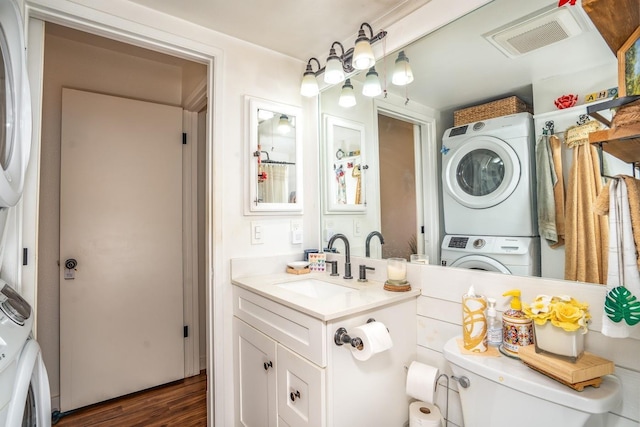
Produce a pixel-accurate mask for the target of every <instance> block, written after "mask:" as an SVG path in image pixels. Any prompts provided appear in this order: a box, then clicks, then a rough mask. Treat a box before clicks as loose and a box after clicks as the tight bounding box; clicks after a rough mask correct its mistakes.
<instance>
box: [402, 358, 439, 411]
mask: <svg viewBox="0 0 640 427" xmlns="http://www.w3.org/2000/svg"><path fill="white" fill-rule="evenodd" d="M437 380H438V368H436V367H434V366H430V365H425V364H424V363H420V362H416V361H413V362H411V365H409V371H408V372H407V395H408V396H411V397H413V398H414V399H418V400H422V401H423V402H427V403H433V402H434V401H435V400H434V399H435V390H436V381H437Z"/></svg>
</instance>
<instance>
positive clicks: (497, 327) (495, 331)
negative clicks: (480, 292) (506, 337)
mask: <svg viewBox="0 0 640 427" xmlns="http://www.w3.org/2000/svg"><path fill="white" fill-rule="evenodd" d="M487 303H488V304H489V308H487V344H488V345H490V346H492V347H500V345H501V344H502V321H501V320H500V319H498V314H497V313H496V300H495V298H487Z"/></svg>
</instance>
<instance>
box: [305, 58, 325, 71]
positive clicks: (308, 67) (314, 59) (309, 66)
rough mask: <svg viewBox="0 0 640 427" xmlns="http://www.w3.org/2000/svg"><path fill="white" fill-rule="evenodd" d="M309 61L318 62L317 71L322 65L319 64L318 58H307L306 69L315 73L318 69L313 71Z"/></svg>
mask: <svg viewBox="0 0 640 427" xmlns="http://www.w3.org/2000/svg"><path fill="white" fill-rule="evenodd" d="M311 61H316V64H318V71H320V69H321V68H322V65H320V61H319V60H318V58H315V57H312V58H309V60H308V61H307V71H311V72H313V73H314V74H316V75H317V73H318V71H313V67H312V66H311Z"/></svg>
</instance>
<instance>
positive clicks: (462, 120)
mask: <svg viewBox="0 0 640 427" xmlns="http://www.w3.org/2000/svg"><path fill="white" fill-rule="evenodd" d="M524 112H527V113H533V109H532V108H531V106H529V105H527V104H526V103H525V102H524V101H523V100H521V99H520V98H518V97H517V96H510V97H508V98H504V99H498V100H497V101H493V102H489V103H486V104H482V105H475V106H473V107H468V108H463V109H462V110H457V111H454V112H453V125H454V126H461V125H465V124H467V123H473V122H477V121H479V120H487V119H492V118H494V117H500V116H508V115H509V114H516V113H524Z"/></svg>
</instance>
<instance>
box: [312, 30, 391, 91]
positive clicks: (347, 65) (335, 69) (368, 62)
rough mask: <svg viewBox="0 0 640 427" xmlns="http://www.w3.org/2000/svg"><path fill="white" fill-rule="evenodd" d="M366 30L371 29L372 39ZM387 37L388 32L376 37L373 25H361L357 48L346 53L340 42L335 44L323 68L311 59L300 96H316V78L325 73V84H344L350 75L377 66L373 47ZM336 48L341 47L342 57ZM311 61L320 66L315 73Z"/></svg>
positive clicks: (378, 34)
mask: <svg viewBox="0 0 640 427" xmlns="http://www.w3.org/2000/svg"><path fill="white" fill-rule="evenodd" d="M365 28H368V29H369V31H370V33H371V38H368V37H367V36H366V32H365V30H364V29H365ZM386 36H387V32H386V31H380V32H378V33H377V34H375V35H374V34H373V30H372V28H371V25H369V24H367V23H366V22H365V23H363V24H362V25H360V30H359V31H358V38H357V39H356V46H355V47H352V48H349V49H348V50H346V51H345V50H344V46H343V45H342V43H340V42H338V41H335V42H333V43H332V44H331V48H330V49H329V56H328V57H327V64H326V65H325V66H324V67H321V65H320V61H318V60H317V59H316V58H311V59H309V61H308V62H307V67H306V69H305V72H304V74H303V76H302V84H301V86H300V94H301V95H303V96H308V97H311V96H316V95H317V94H318V93H319V87H318V82H317V81H316V80H315V78H316V77H318V76H319V75H320V74H322V73H324V81H325V83H327V84H330V85H333V84H337V83H340V82H343V81H344V79H345V78H346V76H347V74H349V73H353V72H354V71H356V70H366V69H367V68H371V67H373V66H374V65H375V57H374V55H373V50H372V49H371V45H373V44H374V43H376V42H378V41H380V40H382V39H383V38H385V37H386ZM336 46H339V47H340V49H341V52H340V55H338V53H337V52H336ZM311 61H315V62H316V63H317V64H318V70H317V71H313V67H312V65H311Z"/></svg>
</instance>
